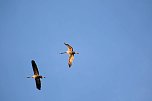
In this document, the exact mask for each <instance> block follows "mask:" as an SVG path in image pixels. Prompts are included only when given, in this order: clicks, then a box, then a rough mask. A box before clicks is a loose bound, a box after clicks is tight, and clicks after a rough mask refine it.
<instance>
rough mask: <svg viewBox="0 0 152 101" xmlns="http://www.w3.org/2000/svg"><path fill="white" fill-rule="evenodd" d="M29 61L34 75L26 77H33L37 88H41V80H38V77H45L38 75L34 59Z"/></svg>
mask: <svg viewBox="0 0 152 101" xmlns="http://www.w3.org/2000/svg"><path fill="white" fill-rule="evenodd" d="M31 63H32V68H33V72H34V75H33V76H32V77H27V78H34V79H35V82H36V87H37V89H39V90H41V80H40V78H41V79H42V78H45V77H43V76H41V75H39V71H38V68H37V65H36V63H35V61H34V60H32V61H31Z"/></svg>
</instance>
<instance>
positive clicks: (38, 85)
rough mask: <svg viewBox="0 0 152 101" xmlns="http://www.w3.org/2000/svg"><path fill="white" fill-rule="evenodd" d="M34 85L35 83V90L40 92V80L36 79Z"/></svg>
mask: <svg viewBox="0 0 152 101" xmlns="http://www.w3.org/2000/svg"><path fill="white" fill-rule="evenodd" d="M35 83H36V88H37V89H39V90H41V80H40V78H36V79H35Z"/></svg>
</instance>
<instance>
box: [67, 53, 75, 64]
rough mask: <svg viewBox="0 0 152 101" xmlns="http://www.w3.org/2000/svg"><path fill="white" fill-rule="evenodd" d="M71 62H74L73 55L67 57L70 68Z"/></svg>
mask: <svg viewBox="0 0 152 101" xmlns="http://www.w3.org/2000/svg"><path fill="white" fill-rule="evenodd" d="M73 60H74V54H72V55H70V56H69V61H68V64H69V67H71V66H72V62H73Z"/></svg>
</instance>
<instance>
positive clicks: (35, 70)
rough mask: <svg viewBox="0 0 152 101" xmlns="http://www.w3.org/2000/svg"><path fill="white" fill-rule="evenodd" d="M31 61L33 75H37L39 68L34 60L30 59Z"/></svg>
mask: <svg viewBox="0 0 152 101" xmlns="http://www.w3.org/2000/svg"><path fill="white" fill-rule="evenodd" d="M31 63H32V67H33V72H34V75H39V70H38V68H37V65H36V63H35V61H34V60H32V61H31Z"/></svg>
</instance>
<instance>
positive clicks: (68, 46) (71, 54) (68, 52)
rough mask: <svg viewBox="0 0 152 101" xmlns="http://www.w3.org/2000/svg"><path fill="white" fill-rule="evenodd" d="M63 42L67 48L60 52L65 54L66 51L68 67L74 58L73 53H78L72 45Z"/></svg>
mask: <svg viewBox="0 0 152 101" xmlns="http://www.w3.org/2000/svg"><path fill="white" fill-rule="evenodd" d="M64 44H65V45H66V46H67V48H68V50H67V51H66V52H62V53H60V54H65V53H66V54H68V55H69V60H68V65H69V68H70V67H71V66H72V62H73V60H74V54H79V53H78V52H75V51H73V48H72V46H70V45H69V44H67V43H64Z"/></svg>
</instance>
